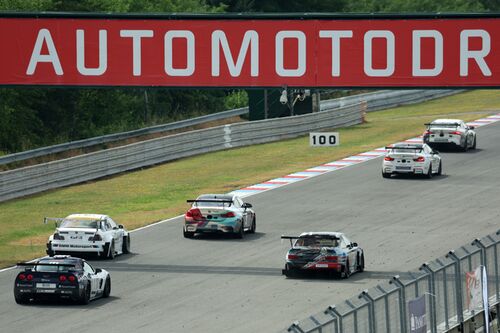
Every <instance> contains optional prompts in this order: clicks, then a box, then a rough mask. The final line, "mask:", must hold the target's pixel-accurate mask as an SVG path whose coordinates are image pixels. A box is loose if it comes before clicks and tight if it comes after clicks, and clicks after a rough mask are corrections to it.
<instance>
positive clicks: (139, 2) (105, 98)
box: [0, 0, 500, 155]
mask: <svg viewBox="0 0 500 333" xmlns="http://www.w3.org/2000/svg"><path fill="white" fill-rule="evenodd" d="M0 11H30V12H37V11H56V12H57V11H60V12H115V13H137V12H141V13H173V12H176V13H181V12H182V13H190V12H196V13H223V12H252V13H259V12H332V13H348V12H365V13H366V12H388V13H391V12H392V13H395V12H399V13H405V12H406V13H409V12H495V11H496V12H498V11H500V1H499V0H441V1H435V0H330V1H325V0H0ZM247 101H248V98H247V96H246V93H245V92H244V91H234V90H193V89H190V90H182V89H166V88H150V87H144V88H136V87H134V88H113V87H109V88H53V87H4V88H0V155H1V154H9V153H14V152H18V151H23V150H27V149H33V148H36V147H41V146H47V145H52V144H56V143H61V142H67V141H74V140H79V139H84V138H88V137H93V136H98V135H105V134H110V133H115V132H120V131H127V130H132V129H137V128H141V127H145V126H151V125H155V124H159V123H166V122H170V121H176V120H181V119H186V118H190V117H194V116H198V115H202V114H208V113H213V112H219V111H222V110H225V109H231V108H236V107H241V106H244V105H246V103H247Z"/></svg>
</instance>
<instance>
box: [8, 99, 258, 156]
mask: <svg viewBox="0 0 500 333" xmlns="http://www.w3.org/2000/svg"><path fill="white" fill-rule="evenodd" d="M247 113H248V107H244V108H239V109H233V110H228V111H223V112H218V113H213V114H208V115H205V116H201V117H196V118H191V119H186V120H181V121H176V122H174V123H168V124H162V125H157V126H151V127H146V128H141V129H138V130H134V131H128V132H121V133H115V134H108V135H103V136H97V137H94V138H90V139H84V140H78V141H71V142H66V143H61V144H58V145H53V146H48V147H42V148H37V149H32V150H27V151H23V152H19V153H15V154H9V155H5V156H1V157H0V164H7V163H12V162H19V161H24V160H27V159H30V158H35V157H40V156H46V155H50V154H56V153H62V152H65V151H68V150H72V149H82V148H87V147H92V146H95V145H99V144H104V143H109V142H115V141H119V140H126V139H131V138H135V137H138V136H141V135H149V134H155V133H161V132H166V131H172V130H176V129H181V128H186V127H191V126H195V125H200V124H205V123H208V122H211V121H215V120H222V119H228V118H231V117H235V116H241V115H244V114H247Z"/></svg>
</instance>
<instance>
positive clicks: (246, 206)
mask: <svg viewBox="0 0 500 333" xmlns="http://www.w3.org/2000/svg"><path fill="white" fill-rule="evenodd" d="M241 207H243V208H245V209H247V208H252V205H251V204H249V203H248V202H245V203H244V204H243V205H241Z"/></svg>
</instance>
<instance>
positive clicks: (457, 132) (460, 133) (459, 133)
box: [450, 131, 462, 135]
mask: <svg viewBox="0 0 500 333" xmlns="http://www.w3.org/2000/svg"><path fill="white" fill-rule="evenodd" d="M450 134H452V135H462V132H459V131H454V132H450Z"/></svg>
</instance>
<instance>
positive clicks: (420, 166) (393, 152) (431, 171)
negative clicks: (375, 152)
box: [382, 143, 443, 178]
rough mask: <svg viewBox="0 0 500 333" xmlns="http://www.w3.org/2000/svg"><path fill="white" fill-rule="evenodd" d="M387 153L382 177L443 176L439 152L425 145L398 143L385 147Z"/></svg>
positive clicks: (383, 163)
mask: <svg viewBox="0 0 500 333" xmlns="http://www.w3.org/2000/svg"><path fill="white" fill-rule="evenodd" d="M385 149H387V153H386V154H385V157H384V161H383V162H382V177H384V178H390V177H391V175H394V174H415V175H425V176H427V178H432V176H433V175H441V173H442V171H443V163H442V161H441V156H439V152H437V151H435V150H432V148H431V147H429V146H428V145H426V144H425V143H424V144H408V143H397V144H394V145H392V146H390V147H385Z"/></svg>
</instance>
